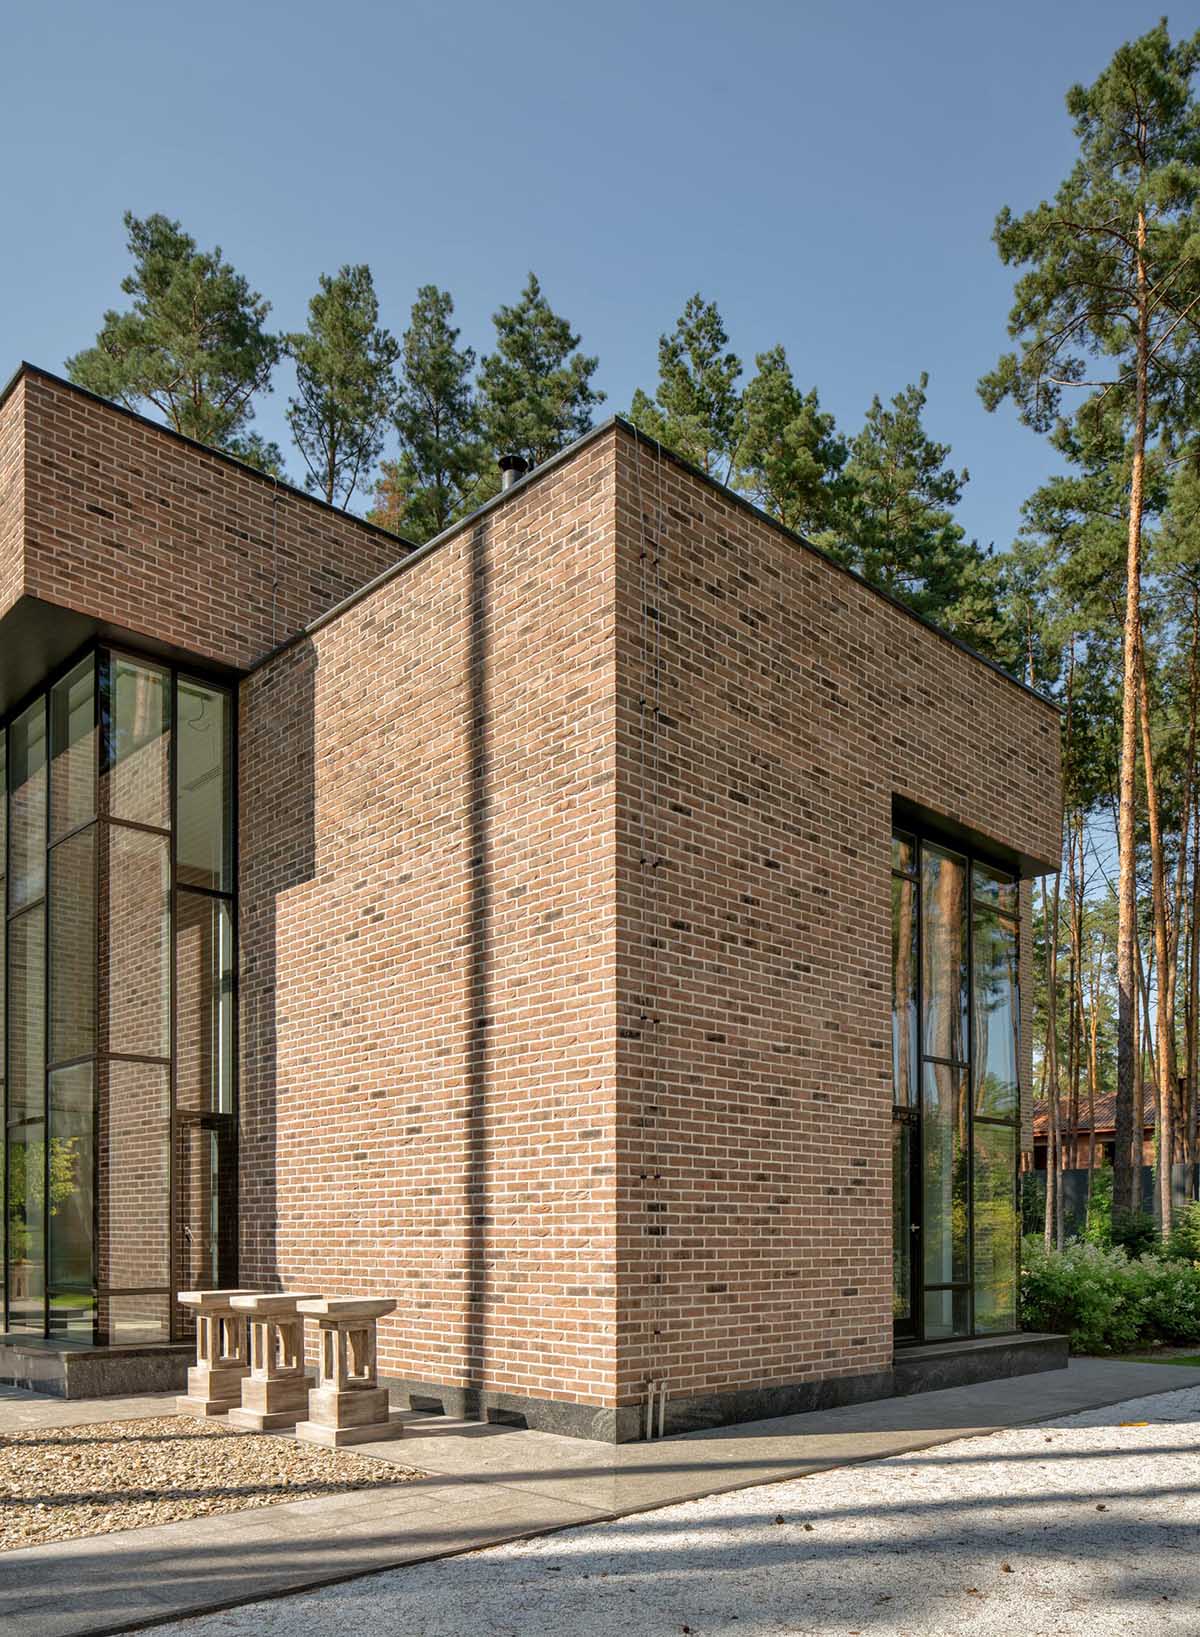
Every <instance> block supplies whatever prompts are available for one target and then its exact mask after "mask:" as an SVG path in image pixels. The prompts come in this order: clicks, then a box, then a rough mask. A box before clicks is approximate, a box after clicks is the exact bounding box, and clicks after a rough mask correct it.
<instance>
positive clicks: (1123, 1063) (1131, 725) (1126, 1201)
mask: <svg viewBox="0 0 1200 1637" xmlns="http://www.w3.org/2000/svg"><path fill="white" fill-rule="evenodd" d="M1137 237H1138V256H1137V286H1138V316H1137V363H1136V366H1135V367H1136V383H1135V387H1136V405H1137V406H1136V411H1135V415H1134V427H1133V463H1132V470H1131V472H1130V483H1129V537H1128V544H1127V548H1126V560H1125V633H1124V644H1123V672H1124V674H1123V679H1122V687H1121V777H1120V804H1119V808H1118V818H1117V854H1118V861H1119V864H1118V869H1119V879H1118V888H1117V1108H1116V1139H1117V1140H1116V1154H1115V1158H1114V1166H1113V1211H1114V1212H1117V1211H1121V1210H1131V1209H1132V1208H1133V1206H1134V1198H1133V1157H1132V1156H1133V1100H1134V1079H1135V1063H1134V1057H1135V1047H1134V1032H1135V1022H1134V1014H1135V1011H1136V1007H1137V995H1136V990H1135V984H1136V981H1137V978H1136V970H1135V963H1136V955H1135V947H1134V946H1135V942H1136V939H1137V837H1136V834H1135V828H1134V826H1135V818H1136V801H1137V786H1136V774H1137V735H1138V659H1139V654H1140V651H1141V581H1142V491H1143V487H1144V481H1145V467H1146V386H1147V371H1148V368H1149V361H1148V354H1149V344H1148V343H1149V316H1148V310H1147V298H1146V261H1145V255H1144V251H1145V245H1146V213H1145V211H1144V210H1143V209H1140V208H1139V210H1138V221H1137ZM1138 1136H1139V1142H1140V1138H1141V1133H1140V1132H1139V1133H1138Z"/></svg>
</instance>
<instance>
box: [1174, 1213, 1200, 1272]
mask: <svg viewBox="0 0 1200 1637" xmlns="http://www.w3.org/2000/svg"><path fill="white" fill-rule="evenodd" d="M1167 1255H1168V1256H1171V1257H1174V1258H1175V1259H1176V1261H1179V1262H1200V1200H1195V1199H1194V1200H1192V1202H1191V1204H1190V1205H1185V1206H1184V1207H1183V1209H1182V1210H1181V1211H1179V1212H1178V1213H1177V1214H1176V1217H1175V1226H1174V1227H1173V1228H1172V1230H1171V1237H1170V1238H1169V1239H1168V1241H1167Z"/></svg>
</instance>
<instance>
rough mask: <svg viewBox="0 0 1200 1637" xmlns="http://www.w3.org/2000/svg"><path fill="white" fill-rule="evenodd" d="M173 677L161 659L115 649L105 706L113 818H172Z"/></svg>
mask: <svg viewBox="0 0 1200 1637" xmlns="http://www.w3.org/2000/svg"><path fill="white" fill-rule="evenodd" d="M170 684H171V679H170V675H169V674H168V672H166V671H164V670H161V669H160V668H159V667H158V666H157V665H143V664H140V663H139V662H138V661H136V660H132V659H123V658H121V656H120V655H119V654H114V655H113V656H112V658H111V659H110V661H109V697H108V700H107V701H106V710H105V741H106V744H105V776H104V786H105V791H104V793H105V804H106V811H107V812H108V813H109V814H110V815H111V816H112V817H113V818H123V819H129V820H130V821H131V822H132V823H134V824H152V825H155V826H156V827H157V828H158V829H161V830H165V829H167V827H168V826H169V824H170V822H171V804H170V794H169V792H170V760H169V751H170V727H171V719H170V710H171V692H170Z"/></svg>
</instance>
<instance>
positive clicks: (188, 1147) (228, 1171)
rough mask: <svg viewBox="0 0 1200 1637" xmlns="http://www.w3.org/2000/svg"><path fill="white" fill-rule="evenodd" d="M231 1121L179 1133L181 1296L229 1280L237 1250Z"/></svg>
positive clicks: (189, 1124) (188, 1125) (186, 1126)
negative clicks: (185, 1292) (182, 1293)
mask: <svg viewBox="0 0 1200 1637" xmlns="http://www.w3.org/2000/svg"><path fill="white" fill-rule="evenodd" d="M235 1141H236V1137H235V1132H234V1127H233V1121H232V1120H219V1121H216V1122H213V1123H205V1124H204V1125H201V1124H199V1123H198V1122H196V1121H191V1120H185V1121H183V1122H182V1123H181V1125H180V1128H179V1167H178V1173H177V1176H176V1183H175V1186H176V1190H177V1194H176V1211H177V1220H178V1222H179V1273H178V1284H179V1289H180V1290H212V1289H220V1288H221V1287H222V1286H223V1285H227V1284H228V1283H229V1282H230V1280H231V1279H232V1277H233V1268H234V1265H235V1258H236V1249H237V1210H236V1203H237V1192H236V1190H237V1161H236V1149H235V1146H234V1144H235Z"/></svg>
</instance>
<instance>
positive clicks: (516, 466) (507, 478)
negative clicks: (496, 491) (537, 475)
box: [497, 455, 529, 494]
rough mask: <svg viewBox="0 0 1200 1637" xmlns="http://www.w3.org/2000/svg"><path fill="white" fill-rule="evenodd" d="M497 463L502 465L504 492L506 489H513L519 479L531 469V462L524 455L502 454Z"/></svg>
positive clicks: (501, 474) (501, 490)
mask: <svg viewBox="0 0 1200 1637" xmlns="http://www.w3.org/2000/svg"><path fill="white" fill-rule="evenodd" d="M497 464H498V465H499V467H500V492H501V493H502V494H503V492H504V490H505V489H511V488H512V486H513V484H514V483H515V482H516V481H517V479H518V478H519V477H524V476H525V474H526V472H527V471H528V470H529V462H528V461H527V460H526V459H525V456H524V455H501V456H500V459H499V462H498V463H497Z"/></svg>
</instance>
